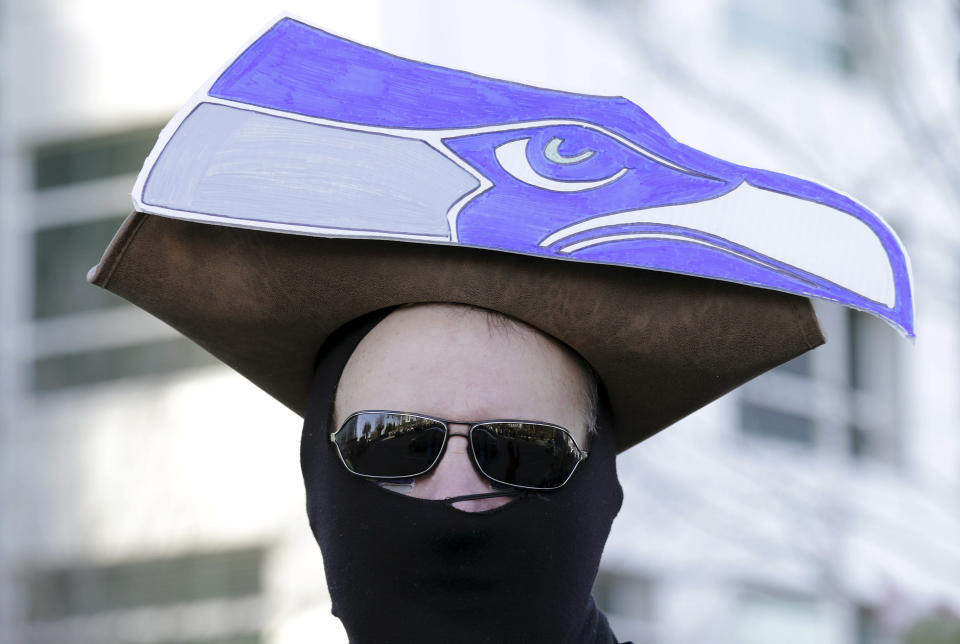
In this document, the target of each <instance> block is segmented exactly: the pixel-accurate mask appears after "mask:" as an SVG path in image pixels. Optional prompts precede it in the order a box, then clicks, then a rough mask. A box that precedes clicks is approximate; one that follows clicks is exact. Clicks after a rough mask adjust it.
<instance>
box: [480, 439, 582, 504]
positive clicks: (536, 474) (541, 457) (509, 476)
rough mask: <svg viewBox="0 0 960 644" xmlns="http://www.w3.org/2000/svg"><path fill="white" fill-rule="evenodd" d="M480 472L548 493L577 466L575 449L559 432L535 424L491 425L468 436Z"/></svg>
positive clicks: (505, 481)
mask: <svg viewBox="0 0 960 644" xmlns="http://www.w3.org/2000/svg"><path fill="white" fill-rule="evenodd" d="M470 440H471V442H472V444H473V452H474V454H476V457H477V464H478V465H479V466H480V469H481V470H483V472H484V473H485V474H486V475H487V476H489V477H490V478H493V479H496V480H497V481H500V482H503V483H509V484H511V485H519V486H522V487H529V488H538V489H544V490H549V489H553V488H556V487H559V486H561V485H563V484H564V482H566V480H567V479H568V478H569V477H570V474H571V473H572V472H573V469H574V468H575V467H576V466H577V462H578V461H579V459H578V458H577V448H576V446H575V444H574V442H573V439H572V438H571V437H570V435H569V434H567V433H566V432H565V431H563V430H562V429H559V428H557V427H553V426H550V425H540V424H537V423H490V424H486V425H477V426H476V427H474V428H473V431H472V432H471V433H470Z"/></svg>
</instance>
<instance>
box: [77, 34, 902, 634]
mask: <svg viewBox="0 0 960 644" xmlns="http://www.w3.org/2000/svg"><path fill="white" fill-rule="evenodd" d="M134 202H135V207H136V210H137V212H135V213H134V214H133V215H131V217H130V218H129V219H128V220H127V222H125V224H124V226H123V228H121V230H120V231H119V232H118V233H117V235H116V236H115V238H114V240H113V241H112V242H111V245H110V247H109V248H108V249H107V252H106V254H105V255H104V258H103V260H102V261H101V262H100V264H99V265H98V266H97V267H95V268H94V270H93V271H91V274H90V280H91V281H92V282H93V283H94V284H97V285H99V286H102V287H104V288H107V289H109V290H111V291H114V292H116V293H118V294H120V295H122V296H124V297H126V298H128V299H130V300H131V301H133V302H134V303H136V304H138V305H139V306H142V307H143V308H145V309H147V310H148V311H151V312H152V313H154V314H155V315H157V316H158V317H160V318H161V319H163V320H165V321H167V322H168V323H170V324H171V325H172V326H174V327H175V328H177V329H179V330H180V331H182V332H183V333H184V334H186V335H187V336H188V337H190V338H192V339H194V340H195V341H196V342H198V343H199V344H200V345H201V346H203V347H205V348H206V349H208V350H209V351H210V352H211V353H213V354H214V355H216V356H218V357H219V358H221V359H222V360H223V361H224V362H226V363H227V364H228V365H230V366H232V367H233V368H235V369H236V370H237V371H239V372H240V373H242V374H243V375H245V376H246V377H247V378H249V379H250V380H252V381H253V382H254V383H256V384H257V385H259V386H260V387H262V388H263V389H264V390H265V391H267V392H268V393H270V394H271V395H273V396H274V397H275V398H277V399H278V400H279V401H281V402H283V403H284V404H286V405H287V406H289V407H290V408H291V409H294V410H295V411H297V412H298V413H300V414H302V415H303V416H304V429H303V438H302V443H301V466H302V470H303V475H304V483H305V486H306V490H307V510H308V514H309V516H310V522H311V527H312V529H313V532H314V535H315V536H316V538H317V541H318V543H319V545H320V548H321V551H322V552H323V557H324V565H325V570H326V575H327V581H328V586H329V588H330V594H331V597H332V598H333V605H334V612H335V614H336V615H338V616H339V617H340V618H341V619H342V621H343V622H344V625H345V627H346V629H347V632H348V633H349V634H350V637H351V640H352V641H355V642H359V643H367V642H401V643H402V642H415V641H442V642H447V641H457V642H612V641H615V639H614V636H613V634H612V633H610V630H609V627H608V626H607V624H606V620H605V619H604V618H603V616H602V615H601V614H600V613H599V612H598V611H597V609H596V607H595V606H594V604H593V602H592V600H591V599H590V588H591V585H592V583H593V580H594V577H595V575H596V572H597V566H598V562H599V558H600V554H601V552H602V550H603V545H604V542H605V541H606V538H607V535H608V533H609V531H610V526H611V523H612V521H613V518H614V516H615V515H616V514H617V512H618V510H619V508H620V502H621V491H620V486H619V483H618V482H617V478H616V468H615V456H616V454H617V453H618V452H620V451H623V450H625V449H627V448H629V447H631V446H632V445H634V444H636V443H638V442H640V441H642V440H643V439H645V438H647V437H649V436H651V435H653V434H654V433H656V432H658V431H660V430H662V429H663V428H665V427H667V426H669V425H670V424H672V423H673V422H675V421H676V420H678V419H680V418H682V417H683V416H685V415H687V414H689V413H691V412H692V411H694V410H696V409H698V408H699V407H701V406H703V405H704V404H706V403H708V402H710V401H711V400H714V399H715V398H717V397H718V396H720V395H722V394H724V393H726V392H727V391H730V390H731V389H733V388H735V387H737V386H739V385H740V384H742V383H743V382H745V381H747V380H749V379H750V378H753V377H754V376H756V375H758V374H760V373H762V372H764V371H766V370H767V369H770V368H772V367H774V366H776V365H778V364H780V363H782V362H785V361H786V360H789V359H791V358H793V357H795V356H797V355H799V354H800V353H802V352H804V351H806V350H809V349H811V348H813V347H815V346H817V345H818V344H820V343H822V342H823V337H822V335H821V333H820V330H819V328H818V326H817V322H816V318H815V316H814V314H813V311H812V308H811V306H810V303H809V301H808V300H806V299H805V297H804V296H817V297H825V298H829V299H833V300H836V301H840V302H843V303H845V304H847V305H849V306H854V307H856V308H860V309H863V310H867V311H870V312H872V313H875V314H876V315H879V316H881V317H883V318H885V319H887V320H888V321H890V322H891V323H892V324H894V325H896V326H898V327H899V328H901V329H903V330H904V331H905V332H906V333H908V334H910V333H912V328H913V327H912V324H913V306H912V299H911V292H912V290H911V284H910V278H909V269H908V263H907V260H906V255H905V252H904V250H903V248H902V247H901V246H900V244H899V242H898V241H897V240H896V238H895V236H894V235H893V233H892V231H890V230H889V227H887V226H886V225H885V224H884V223H883V222H882V221H880V220H879V218H878V217H877V216H876V215H874V214H873V213H870V212H869V211H867V210H866V209H865V208H863V207H862V206H860V205H859V204H856V203H855V202H853V201H852V200H850V199H848V198H846V197H844V196H843V195H839V194H838V193H835V192H833V191H830V190H829V189H827V188H824V187H822V186H818V185H816V184H813V183H810V182H807V181H803V180H800V179H795V178H792V177H786V176H784V175H780V174H776V173H770V172H765V171H762V170H756V169H751V168H744V167H742V166H737V165H735V164H730V163H727V162H723V161H721V160H719V159H716V158H715V157H711V156H709V155H705V154H703V153H701V152H698V151H696V150H694V149H692V148H689V147H687V146H683V145H682V144H680V143H678V142H676V141H674V140H673V139H671V138H670V137H669V135H667V134H666V132H664V131H663V130H662V128H660V127H659V126H658V125H657V124H656V123H655V122H653V120H652V119H651V118H650V117H649V116H648V115H647V114H646V113H644V112H643V111H642V110H640V109H639V108H637V107H636V106H634V105H632V104H630V103H629V102H628V101H625V100H623V99H610V98H601V97H589V96H576V95H571V94H565V93H562V92H552V91H549V90H541V89H537V88H532V87H529V86H525V85H520V84H516V83H506V82H502V81H495V80H491V79H486V78H482V77H477V76H473V75H471V74H467V73H465V72H458V71H454V70H447V69H443V68H438V67H433V66H429V65H422V64H419V63H415V62H412V61H408V60H403V59H399V58H395V57H392V56H389V55H388V54H384V53H383V52H377V51H375V50H371V49H369V48H366V47H362V46H359V45H356V44H355V43H350V42H348V41H344V40H343V39H339V38H336V37H335V36H332V35H330V34H326V33H324V32H322V31H320V30H318V29H315V28H313V27H310V26H309V25H305V24H303V23H301V22H298V21H296V20H292V19H289V18H285V19H281V20H280V21H278V22H277V23H276V24H274V25H272V26H271V27H270V28H269V29H268V30H267V31H266V32H265V33H264V34H263V35H262V36H261V37H260V38H258V39H257V40H256V41H255V42H254V43H253V44H251V45H250V46H249V47H248V48H247V49H246V50H244V52H242V53H241V54H240V55H239V56H238V57H237V59H236V60H235V61H233V62H232V63H231V64H230V65H228V66H227V67H226V68H225V70H224V71H223V72H222V73H221V74H219V75H218V76H217V77H216V78H214V79H212V80H211V82H210V83H209V84H208V85H207V86H205V87H204V88H203V89H202V90H201V91H200V92H198V94H197V95H196V96H195V97H194V98H193V99H192V100H191V101H190V103H188V104H187V105H186V106H185V107H184V108H183V109H182V110H181V111H180V112H179V113H178V114H177V116H176V117H175V118H174V120H173V121H172V122H171V124H170V125H169V126H168V127H167V128H165V130H164V132H163V133H162V135H161V138H160V141H159V142H158V144H157V147H156V148H155V150H154V151H153V152H152V153H151V155H150V158H149V159H148V160H147V163H146V165H145V166H144V169H143V171H142V172H141V175H140V176H139V178H138V180H137V185H136V187H135V190H134ZM291 233H294V234H291ZM804 240H807V241H806V242H805V241H804ZM425 242H426V243H425ZM638 269H655V270H638ZM677 273H679V274H677ZM691 275H694V276H699V277H692V276H691ZM704 278H707V279H704ZM734 282H736V283H734ZM757 286H760V287H763V288H756V287H757ZM771 289H775V290H771ZM776 290H779V291H785V292H776ZM445 303H455V305H453V304H445ZM484 311H486V312H484ZM592 430H595V431H592Z"/></svg>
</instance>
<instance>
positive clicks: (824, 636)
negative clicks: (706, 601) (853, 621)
mask: <svg viewBox="0 0 960 644" xmlns="http://www.w3.org/2000/svg"><path fill="white" fill-rule="evenodd" d="M839 641H841V638H840V637H839V633H838V626H837V624H834V622H833V620H832V619H831V618H830V612H829V611H828V610H827V606H826V605H825V604H824V603H823V602H822V601H820V600H818V599H816V598H813V597H806V596H802V595H789V594H785V593H778V592H772V591H771V592H766V591H760V590H749V591H744V592H743V593H741V595H740V597H739V599H738V602H737V607H736V612H735V625H734V637H733V642H734V643H735V644H770V643H771V642H776V643H777V644H809V643H810V642H818V644H830V643H831V642H839Z"/></svg>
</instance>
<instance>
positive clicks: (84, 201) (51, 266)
mask: <svg viewBox="0 0 960 644" xmlns="http://www.w3.org/2000/svg"><path fill="white" fill-rule="evenodd" d="M159 131H160V128H159V127H141V128H135V129H130V130H126V131H122V132H113V133H108V134H104V135H102V136H97V137H86V138H82V139H72V140H68V141H62V142H57V143H49V144H44V145H41V146H38V147H37V148H35V150H34V154H33V167H34V182H33V183H34V188H35V192H34V197H35V198H34V203H35V217H33V219H32V221H33V222H34V223H33V231H32V233H31V236H32V244H31V247H32V248H31V250H32V268H33V279H32V285H33V288H32V289H31V294H32V302H31V305H30V306H31V310H30V317H31V318H32V319H33V321H34V322H33V324H34V333H33V335H34V338H35V343H34V346H33V348H32V360H31V361H30V364H29V373H30V374H31V375H30V377H29V381H30V382H31V383H32V388H33V390H34V391H37V392H50V391H56V390H59V389H63V388H65V387H73V386H77V385H84V384H91V383H96V382H103V381H107V380H114V379H118V378H127V377H136V376H142V375H147V374H155V373H166V372H171V371H175V370H178V369H184V368H190V367H195V366H200V365H207V364H213V363H215V360H214V359H213V358H212V357H211V356H209V355H208V354H206V353H205V352H204V351H203V350H201V349H200V348H199V347H197V346H196V345H193V344H192V343H191V342H189V341H188V340H185V339H183V338H181V337H179V336H178V335H177V334H176V333H175V332H174V331H173V330H172V329H170V328H169V327H167V326H166V325H163V324H159V323H156V322H155V321H153V320H151V319H149V316H148V315H147V314H146V313H143V312H141V311H139V310H136V311H135V310H134V307H132V306H131V305H130V304H128V303H126V302H125V301H124V300H122V299H121V298H119V297H117V296H115V295H113V294H111V293H109V292H107V291H105V290H103V289H100V288H97V287H94V286H91V285H90V284H88V283H87V281H86V273H87V271H88V270H89V269H90V268H91V267H92V266H94V265H95V264H96V263H97V262H98V261H99V260H100V257H101V256H102V255H103V252H104V250H105V249H106V247H107V245H108V244H109V243H110V240H111V239H112V238H113V235H114V234H115V233H116V231H117V230H118V229H119V227H120V224H121V222H122V221H123V219H124V209H126V208H128V207H129V191H130V189H131V187H132V186H133V182H134V179H135V177H136V173H137V172H138V171H139V170H140V167H141V165H142V164H143V160H144V159H145V158H146V156H147V155H148V154H149V152H150V150H151V148H152V147H153V144H154V142H155V141H156V139H157V135H158V134H159Z"/></svg>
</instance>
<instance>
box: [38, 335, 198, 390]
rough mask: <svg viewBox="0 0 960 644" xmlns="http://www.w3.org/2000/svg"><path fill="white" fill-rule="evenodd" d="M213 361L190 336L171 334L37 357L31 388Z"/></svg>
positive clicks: (164, 370) (165, 370)
mask: <svg viewBox="0 0 960 644" xmlns="http://www.w3.org/2000/svg"><path fill="white" fill-rule="evenodd" d="M215 363H216V359H215V358H214V357H213V356H211V355H210V354H209V353H207V352H206V351H204V350H203V349H201V348H200V347H198V346H197V345H196V344H194V343H193V342H191V341H190V340H187V339H185V338H172V339H169V340H158V341H156V342H147V343H142V344H135V345H131V346H124V347H112V348H108V349H97V350H94V351H82V352H79V353H68V354H61V355H55V356H51V357H44V358H38V359H37V360H36V361H35V362H34V363H33V389H34V391H38V392H39V391H51V390H56V389H62V388H64V387H75V386H78V385H87V384H93V383H97V382H106V381H109V380H118V379H120V378H134V377H137V376H146V375H150V374H158V373H169V372H172V371H176V370H178V369H183V368H186V367H201V366H204V365H209V364H215Z"/></svg>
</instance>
